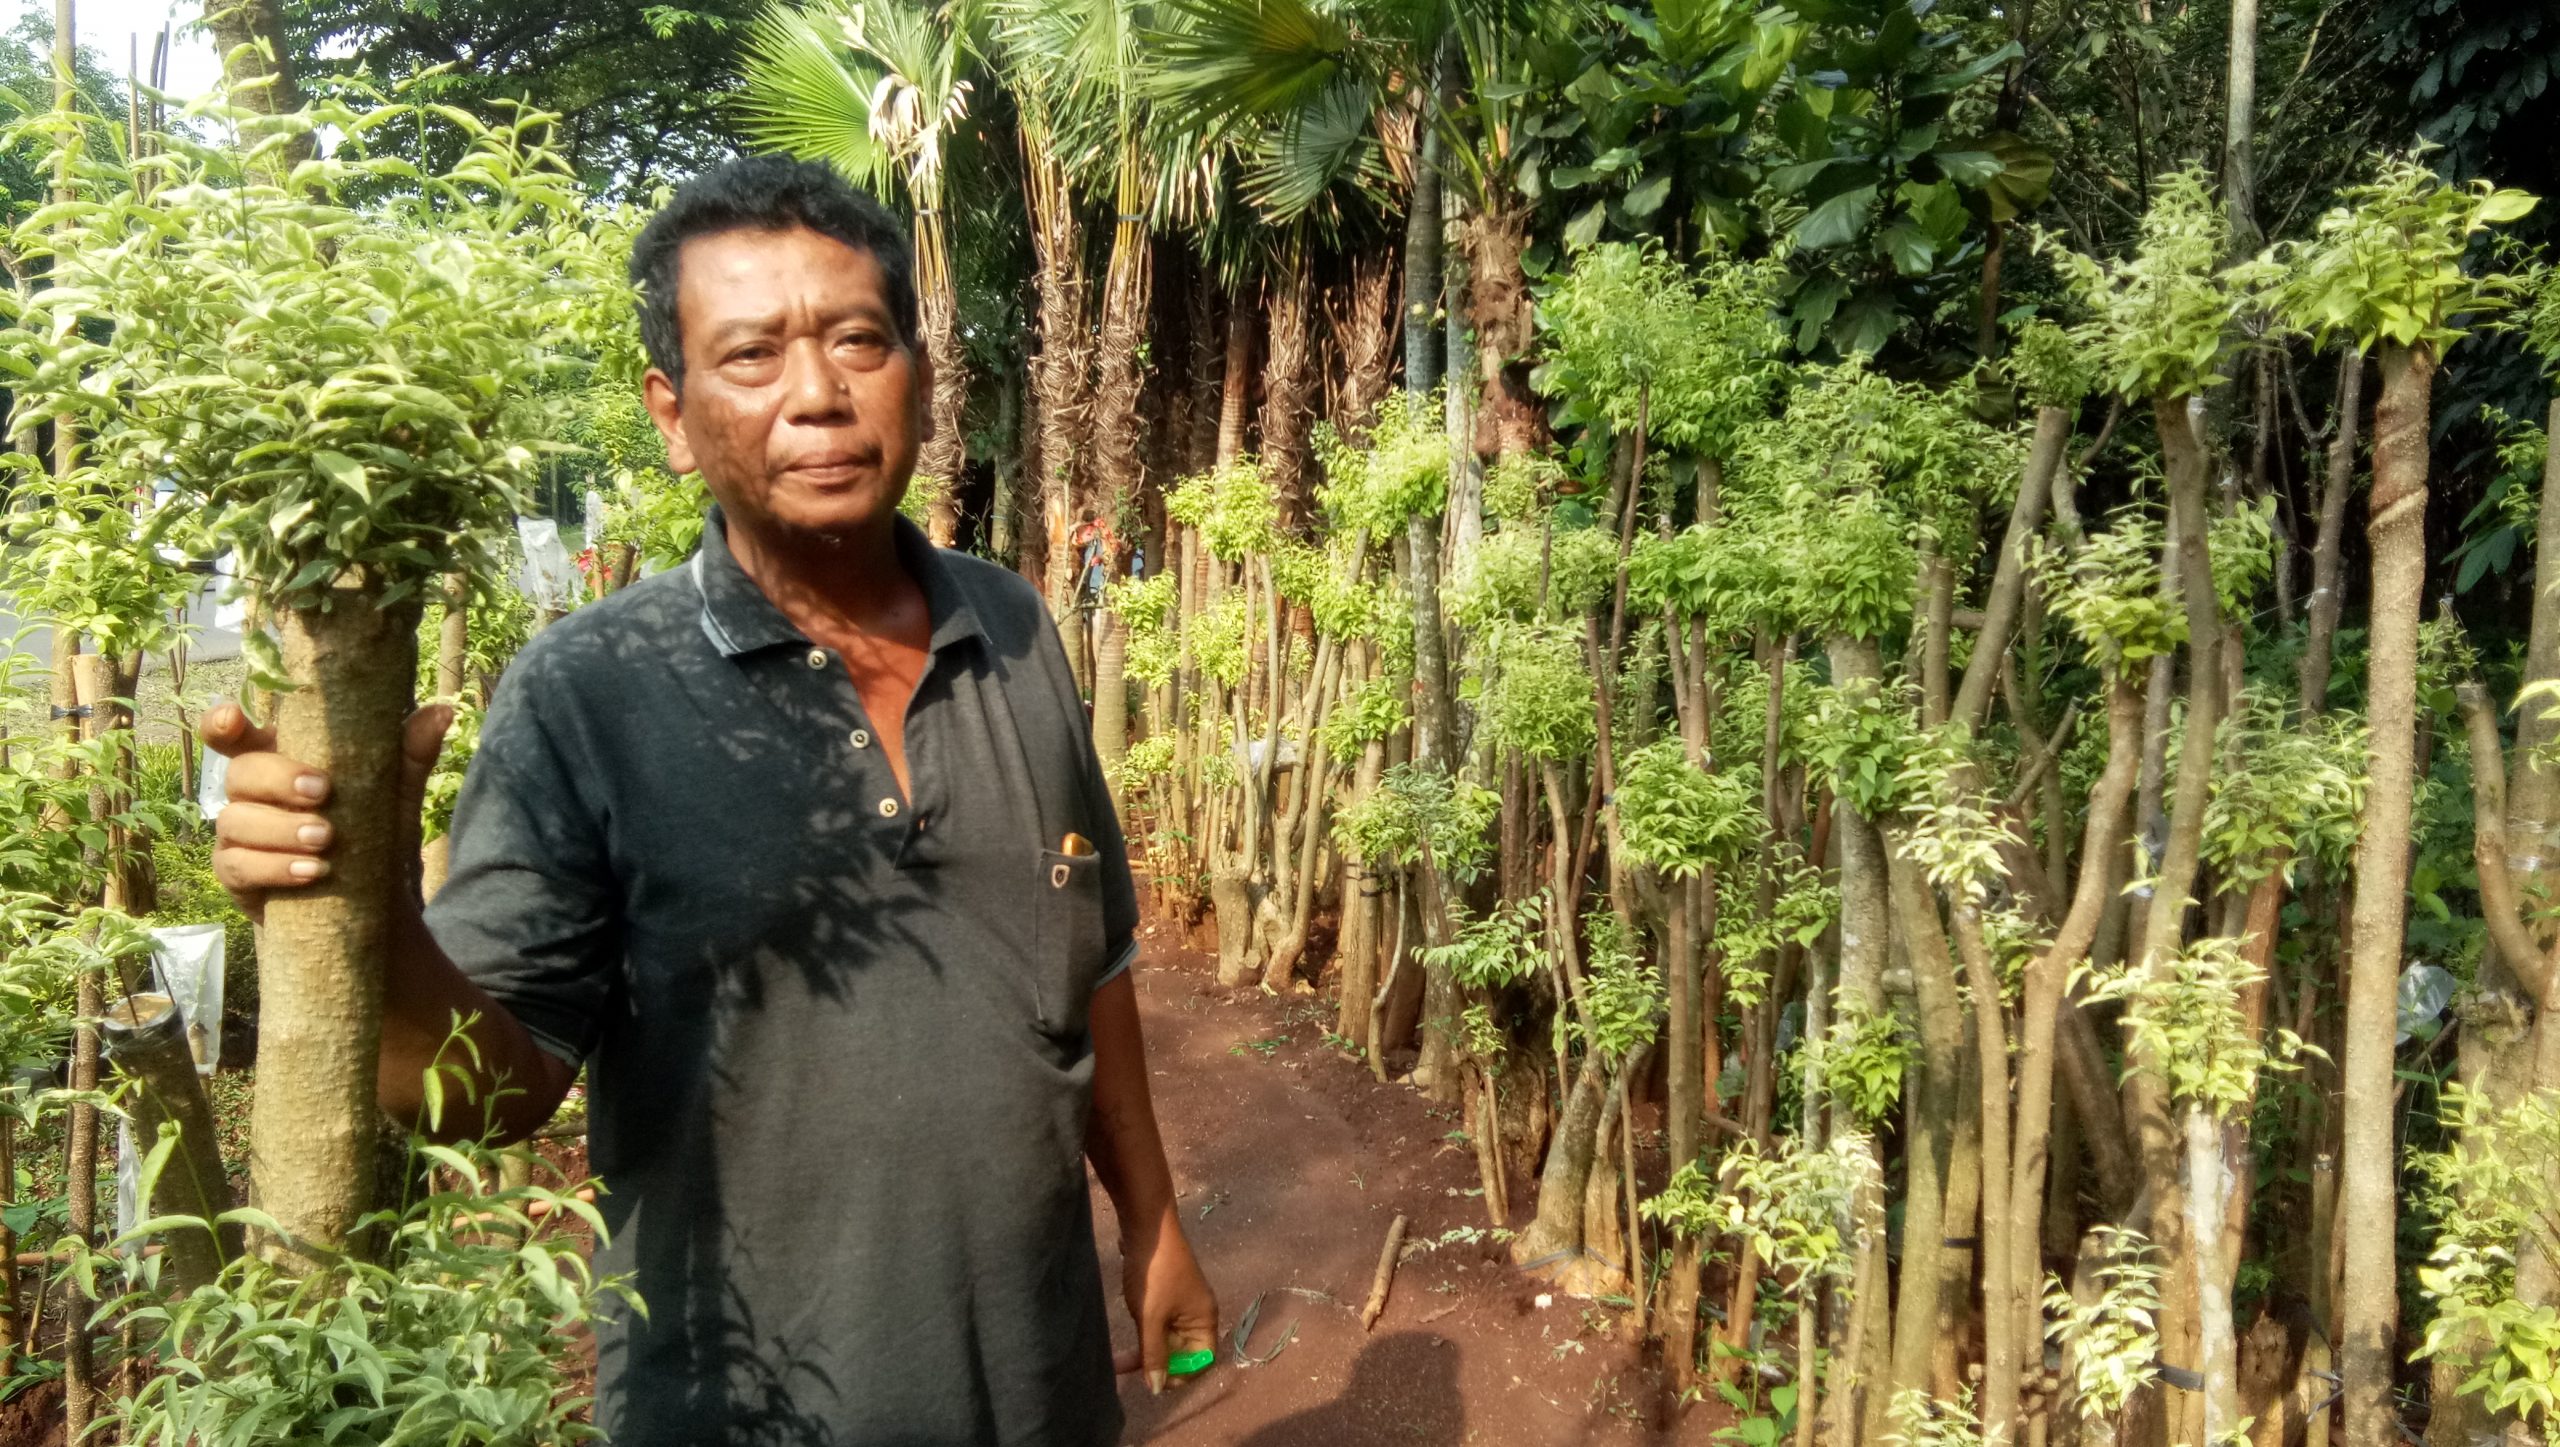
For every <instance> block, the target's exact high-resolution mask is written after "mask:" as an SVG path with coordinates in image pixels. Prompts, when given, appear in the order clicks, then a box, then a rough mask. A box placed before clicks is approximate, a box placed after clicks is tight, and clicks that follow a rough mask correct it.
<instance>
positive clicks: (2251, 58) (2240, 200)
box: [2222, 0, 2260, 257]
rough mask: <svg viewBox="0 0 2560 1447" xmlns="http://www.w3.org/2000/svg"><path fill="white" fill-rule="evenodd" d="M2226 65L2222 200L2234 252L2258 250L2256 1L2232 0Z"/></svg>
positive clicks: (2244, 254)
mask: <svg viewBox="0 0 2560 1447" xmlns="http://www.w3.org/2000/svg"><path fill="white" fill-rule="evenodd" d="M2229 53H2230V57H2231V65H2230V69H2229V71H2228V73H2227V76H2226V79H2225V81H2224V85H2223V101H2224V105H2223V124H2222V205H2223V210H2224V212H2225V214H2226V215H2227V216H2228V217H2229V219H2230V224H2231V249H2232V252H2233V254H2234V255H2235V257H2237V256H2247V255H2248V254H2249V253H2251V252H2253V251H2256V250H2257V249H2258V242H2259V240H2260V237H2259V235H2258V182H2257V177H2256V173H2255V171H2254V169H2253V165H2254V163H2253V160H2252V157H2251V151H2252V149H2253V145H2254V142H2255V139H2256V137H2257V133H2258V0H2231V43H2230V52H2229Z"/></svg>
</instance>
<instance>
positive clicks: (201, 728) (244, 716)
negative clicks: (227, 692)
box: [196, 699, 276, 759]
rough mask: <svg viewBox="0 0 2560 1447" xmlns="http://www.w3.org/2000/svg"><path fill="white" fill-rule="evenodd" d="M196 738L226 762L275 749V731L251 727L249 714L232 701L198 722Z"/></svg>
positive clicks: (208, 712) (224, 703) (225, 702)
mask: <svg viewBox="0 0 2560 1447" xmlns="http://www.w3.org/2000/svg"><path fill="white" fill-rule="evenodd" d="M196 734H197V736H198V737H200V738H202V739H203V740H204V746H205V747H206V748H209V749H211V750H213V751H214V752H215V753H217V754H220V755H222V756H223V757H224V758H226V759H236V758H238V757H240V756H241V755H242V754H258V753H266V752H268V751H270V750H272V749H273V748H275V746H276V731H275V730H274V729H262V728H259V727H257V726H255V725H253V724H251V723H250V722H249V715H248V713H247V712H246V711H245V710H243V709H242V708H241V707H240V705H238V704H236V703H233V702H232V701H230V700H229V699H225V700H223V701H222V702H220V703H217V704H215V705H214V706H213V707H211V708H209V709H206V710H205V711H204V717H203V718H201V719H198V720H197V721H196Z"/></svg>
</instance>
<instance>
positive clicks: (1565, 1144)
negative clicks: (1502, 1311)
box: [1511, 1056, 1609, 1269]
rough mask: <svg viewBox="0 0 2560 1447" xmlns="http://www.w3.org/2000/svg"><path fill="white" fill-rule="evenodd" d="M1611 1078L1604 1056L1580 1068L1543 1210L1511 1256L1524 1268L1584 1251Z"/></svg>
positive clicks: (1545, 1173) (1551, 1159) (1548, 1171)
mask: <svg viewBox="0 0 2560 1447" xmlns="http://www.w3.org/2000/svg"><path fill="white" fill-rule="evenodd" d="M1608 1076H1609V1072H1608V1071H1607V1070H1606V1069H1604V1068H1603V1067H1602V1066H1601V1064H1600V1062H1599V1060H1598V1059H1596V1058H1594V1057H1590V1056H1585V1057H1584V1058H1583V1061H1582V1065H1581V1068H1579V1069H1578V1070H1576V1071H1575V1072H1574V1077H1573V1088H1572V1089H1571V1090H1570V1091H1569V1092H1568V1093H1567V1094H1566V1096H1565V1102H1564V1118H1563V1119H1562V1120H1560V1121H1558V1122H1557V1123H1556V1139H1555V1144H1554V1145H1553V1146H1551V1147H1550V1148H1549V1149H1548V1151H1547V1163H1546V1168H1545V1169H1544V1170H1542V1171H1540V1172H1539V1174H1538V1214H1537V1215H1536V1217H1535V1218H1533V1219H1532V1220H1531V1221H1530V1222H1529V1224H1528V1226H1527V1227H1526V1228H1525V1229H1523V1230H1522V1231H1521V1233H1520V1235H1519V1236H1518V1237H1517V1238H1516V1239H1514V1240H1513V1242H1512V1244H1511V1259H1512V1260H1513V1261H1515V1262H1517V1263H1519V1264H1520V1265H1522V1266H1524V1267H1530V1268H1533V1269H1542V1268H1544V1267H1547V1266H1559V1265H1563V1264H1564V1263H1565V1262H1567V1261H1569V1260H1571V1259H1572V1258H1574V1257H1577V1256H1579V1255H1580V1254H1581V1252H1582V1244H1583V1221H1582V1215H1583V1205H1584V1200H1583V1198H1584V1194H1585V1193H1586V1192H1587V1191H1588V1190H1589V1188H1590V1185H1591V1161H1592V1157H1593V1155H1594V1154H1595V1153H1596V1152H1597V1149H1598V1145H1599V1140H1600V1116H1601V1111H1602V1107H1603V1106H1604V1104H1605V1103H1606V1101H1607V1098H1608V1094H1609V1080H1608Z"/></svg>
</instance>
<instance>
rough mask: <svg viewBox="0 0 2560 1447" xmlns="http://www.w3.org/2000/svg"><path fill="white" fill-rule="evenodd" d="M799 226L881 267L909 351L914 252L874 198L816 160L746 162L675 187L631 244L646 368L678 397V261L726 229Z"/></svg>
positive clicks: (680, 336)
mask: <svg viewBox="0 0 2560 1447" xmlns="http://www.w3.org/2000/svg"><path fill="white" fill-rule="evenodd" d="M794 226H805V227H807V228H809V229H810V230H811V231H815V232H817V233H818V234H819V235H820V236H824V237H828V238H830V239H832V240H836V241H841V242H843V243H844V244H845V245H847V246H850V247H852V248H853V249H854V250H856V251H867V252H869V253H870V254H871V258H872V259H873V260H874V261H877V262H878V263H880V275H881V277H882V280H883V282H884V284H885V285H886V286H887V287H888V291H889V297H888V301H889V320H890V321H892V322H894V323H896V324H897V328H898V339H899V340H900V341H902V342H905V343H907V344H909V345H910V346H912V345H914V343H915V340H916V334H917V331H918V322H917V318H916V282H915V253H914V251H913V249H912V247H911V245H910V243H909V241H908V239H907V228H906V227H904V226H903V225H900V224H899V222H898V220H897V218H895V217H893V216H891V215H890V214H889V213H888V211H887V210H886V209H885V208H883V207H882V206H881V204H880V203H879V202H878V201H875V200H873V199H872V198H871V197H870V196H869V195H868V194H866V193H865V192H864V191H863V190H862V189H861V188H860V187H858V186H856V185H854V184H853V183H852V182H850V181H847V180H846V179H845V178H844V177H843V176H841V175H839V174H837V172H836V171H835V169H834V168H833V167H830V166H827V165H824V164H821V163H820V162H817V161H802V160H795V159H793V158H792V157H789V156H753V157H749V158H748V159H746V160H743V161H729V162H726V163H724V164H722V165H719V166H715V167H713V168H712V169H710V170H708V171H705V172H703V173H702V174H701V175H699V176H696V177H694V178H693V179H692V180H690V181H687V182H685V183H684V184H683V185H682V186H679V187H677V188H676V193H675V195H674V196H673V197H671V198H670V199H669V200H668V202H667V204H666V205H665V206H664V207H663V208H661V209H660V210H659V212H658V214H657V215H655V216H653V217H651V218H649V224H648V225H647V226H646V227H644V228H642V230H641V232H640V239H639V240H637V241H635V242H633V243H632V246H631V281H632V284H633V285H634V286H637V287H638V288H639V289H640V342H641V345H643V346H645V347H647V348H648V349H649V364H650V365H651V366H654V367H656V368H657V369H658V370H659V371H661V372H664V373H666V374H667V378H668V380H669V381H672V382H674V383H675V384H676V390H677V391H679V392H681V391H683V390H684V331H683V328H682V326H680V325H679V324H678V322H677V320H676V271H677V256H678V253H680V252H681V251H683V249H684V244H685V243H686V242H688V241H691V240H692V239H693V238H695V237H697V236H716V235H718V234H720V233H721V232H724V231H787V230H789V229H790V228H792V227H794Z"/></svg>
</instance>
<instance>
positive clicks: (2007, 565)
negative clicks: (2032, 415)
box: [1952, 407, 2071, 728]
mask: <svg viewBox="0 0 2560 1447" xmlns="http://www.w3.org/2000/svg"><path fill="white" fill-rule="evenodd" d="M2070 441H2071V414H2070V413H2069V412H2066V411H2064V410H2063V409H2062V408H2060V407H2039V408H2037V409H2036V437H2035V443H2034V445H2033V446H2032V447H2031V448H2030V449H2029V451H2028V454H2027V471H2026V476H2025V477H2024V478H2022V479H2021V480H2020V481H2019V483H2018V497H2017V501H2016V502H2014V503H2013V504H2011V506H2010V509H2009V528H2008V531H2007V532H2006V533H2004V534H2002V536H2001V541H2000V561H1999V563H1998V564H1997V566H1996V567H1995V569H1994V570H1993V572H1992V575H1991V592H1990V595H1989V597H1988V598H1986V599H1985V600H1984V602H1983V605H1982V628H1981V631H1980V632H1978V633H1977V634H1975V636H1974V642H1973V656H1972V657H1971V658H1970V659H1968V660H1967V661H1966V663H1965V669H1964V681H1963V682H1962V683H1961V684H1959V685H1958V686H1957V688H1956V696H1955V703H1954V705H1953V710H1952V717H1953V718H1954V719H1955V721H1956V722H1958V723H1960V724H1963V725H1964V726H1965V727H1967V728H1980V727H1981V726H1982V718H1983V713H1984V711H1985V710H1986V709H1988V708H1989V707H1990V704H1991V689H1992V686H1993V685H1994V684H1996V683H1998V682H1999V680H2000V660H2001V658H2002V657H2003V656H2005V655H2006V654H2007V653H2008V650H2009V635H2010V634H2011V633H2012V632H2014V631H2016V628H2017V621H2018V609H2019V605H2020V603H2021V602H2022V601H2023V599H2024V597H2025V594H2026V579H2027V569H2026V545H2027V540H2028V539H2030V538H2032V537H2034V536H2035V535H2036V531H2037V529H2039V528H2041V527H2043V526H2044V513H2045V504H2046V503H2047V502H2048V501H2049V500H2050V499H2051V497H2052V495H2053V480H2054V477H2055V475H2056V474H2058V473H2059V472H2060V471H2061V470H2062V453H2063V448H2064V447H2065V446H2066V445H2067V444H2069V442H2070Z"/></svg>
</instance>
